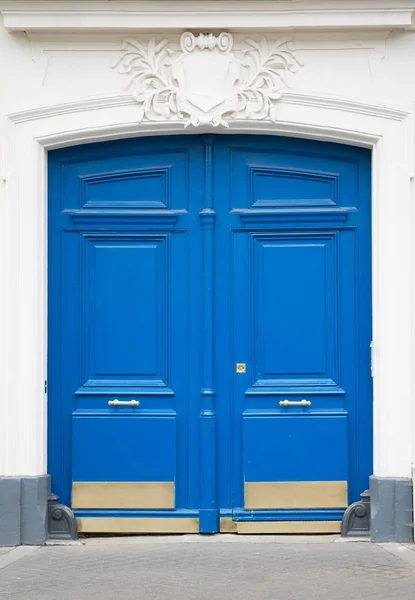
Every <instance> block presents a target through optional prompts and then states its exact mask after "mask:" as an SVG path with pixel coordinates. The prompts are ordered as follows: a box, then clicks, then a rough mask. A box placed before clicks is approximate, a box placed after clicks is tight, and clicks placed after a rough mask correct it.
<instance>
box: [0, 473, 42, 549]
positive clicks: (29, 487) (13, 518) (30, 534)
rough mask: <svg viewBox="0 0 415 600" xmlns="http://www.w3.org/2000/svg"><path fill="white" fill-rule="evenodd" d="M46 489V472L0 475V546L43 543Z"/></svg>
mask: <svg viewBox="0 0 415 600" xmlns="http://www.w3.org/2000/svg"><path fill="white" fill-rule="evenodd" d="M49 488H50V476H49V475H39V476H37V477H0V546H19V545H20V544H27V545H34V546H38V545H41V544H44V543H45V541H46V537H47V509H48V502H47V499H48V493H49Z"/></svg>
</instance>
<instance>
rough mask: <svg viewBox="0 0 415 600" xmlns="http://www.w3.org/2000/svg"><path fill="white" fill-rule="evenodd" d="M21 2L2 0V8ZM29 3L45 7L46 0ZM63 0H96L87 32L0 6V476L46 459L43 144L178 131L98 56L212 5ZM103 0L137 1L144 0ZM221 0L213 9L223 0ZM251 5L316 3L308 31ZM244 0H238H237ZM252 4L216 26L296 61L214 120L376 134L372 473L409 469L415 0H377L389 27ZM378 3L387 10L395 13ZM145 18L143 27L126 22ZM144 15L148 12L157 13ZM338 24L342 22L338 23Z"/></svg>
mask: <svg viewBox="0 0 415 600" xmlns="http://www.w3.org/2000/svg"><path fill="white" fill-rule="evenodd" d="M19 4H21V3H19V2H14V3H12V2H0V9H2V8H4V7H6V9H7V10H9V9H8V7H9V8H10V6H17V5H19ZM31 4H32V5H38V6H43V7H45V11H46V8H48V7H49V8H50V7H51V6H53V5H56V4H59V3H56V2H55V3H48V2H32V3H31ZM72 4H73V6H74V8H76V7H77V6H81V5H82V10H86V8H87V7H88V6H89V7H90V8H91V10H92V9H95V10H96V11H97V12H96V20H95V21H92V22H93V23H101V24H102V28H101V31H96V30H95V29H96V28H94V27H92V26H91V24H89V25H88V23H91V22H90V21H88V19H86V20H85V22H84V25H85V24H86V25H88V26H87V27H86V29H84V28H83V26H82V21H78V22H77V21H76V10H74V12H73V14H72V13H69V16H68V15H67V16H66V17H65V18H68V19H69V18H70V19H72V20H71V21H70V22H69V21H68V23H66V22H65V20H64V18H63V16H62V15H58V17H56V14H55V13H56V11H55V13H54V12H53V10H52V12H50V14H49V13H47V14H46V12H44V13H40V17H39V14H37V13H36V11H34V13H33V14H34V16H30V15H29V13H28V11H26V13H25V12H23V13H22V14H20V15H19V14H17V16H13V14H14V13H13V14H12V16H10V13H7V10H6V12H5V16H4V18H5V20H6V23H8V26H9V29H13V31H7V30H6V29H5V28H4V27H1V28H0V52H1V54H0V61H1V70H0V89H1V90H2V93H1V95H0V126H1V154H0V159H1V165H0V177H1V188H0V191H1V199H0V244H1V246H0V250H1V252H0V285H1V294H0V302H1V304H0V369H1V375H0V415H1V417H0V474H4V475H37V474H41V473H44V472H46V406H47V396H46V395H45V393H44V380H45V379H46V355H47V348H46V321H47V319H46V301H47V278H46V273H47V265H46V256H47V253H46V221H47V214H46V192H45V184H46V163H45V154H46V150H47V149H48V148H53V147H56V146H58V145H65V144H71V143H83V142H87V141H92V140H94V141H96V140H99V139H112V138H116V137H121V136H124V135H128V136H134V135H141V134H152V133H170V132H171V133H177V132H182V131H183V123H182V122H180V121H175V120H173V121H171V120H168V119H166V120H165V121H161V122H159V123H152V122H143V123H142V124H139V123H137V110H138V107H137V105H136V104H135V103H134V101H133V100H132V97H131V92H130V91H128V90H127V89H126V88H127V86H128V83H129V80H128V77H126V76H123V75H120V74H119V73H118V72H117V71H116V70H115V69H113V68H111V64H112V63H113V61H114V60H115V59H116V58H117V56H118V54H119V51H120V48H121V44H122V41H123V39H124V38H125V37H133V38H135V39H140V40H142V41H143V42H146V41H148V40H149V39H150V38H152V37H156V38H157V40H161V39H164V38H168V39H169V40H170V43H171V47H172V48H178V42H179V37H180V34H181V32H182V31H183V30H184V28H185V27H186V28H187V27H190V26H192V27H193V31H200V30H203V31H205V32H206V31H209V24H210V23H213V24H215V25H217V23H218V21H217V20H215V19H214V18H213V17H215V14H216V17H217V15H218V14H219V12H220V10H221V9H220V8H219V7H218V5H217V11H218V12H217V13H215V12H214V10H213V9H212V10H213V12H212V15H213V16H212V19H213V20H207V19H206V16H203V15H199V16H198V15H197V13H194V11H193V13H194V14H193V13H192V10H191V9H189V10H188V14H187V13H186V14H185V13H184V12H183V14H182V17H181V19H182V21H183V25H184V27H183V28H178V26H177V25H175V24H176V23H178V20H177V19H176V17H175V16H174V15H173V16H171V17H170V19H171V20H170V21H169V20H168V19H169V16H168V14H167V16H166V11H164V12H163V11H161V12H160V15H161V16H160V17H159V19H160V20H159V21H157V15H156V16H154V17H153V21H151V20H150V21H145V20H143V17H142V15H141V20H140V15H138V17H135V18H136V20H135V21H131V20H130V21H128V25H126V24H125V23H126V22H125V21H122V22H121V21H119V23H120V24H119V25H117V19H121V17H119V16H118V17H115V16H114V17H113V19H112V20H111V15H110V18H109V19H108V18H107V16H108V15H107V14H106V13H105V11H104V12H103V11H101V12H100V11H99V10H98V9H99V6H98V7H97V5H99V4H101V5H103V4H105V3H96V2H95V3H94V2H87V1H85V2H83V3H76V2H75V3H72ZM111 4H118V5H120V4H124V5H126V4H128V5H130V7H131V5H136V8H137V7H139V6H141V5H142V4H143V3H140V2H136V3H131V2H130V3H111ZM152 4H154V5H160V4H162V3H160V2H155V3H152ZM167 4H168V3H167ZM183 4H186V2H181V3H180V2H179V3H176V5H183ZM187 4H189V3H187ZM192 4H193V5H195V4H196V3H195V2H193V3H192ZM199 4H200V3H199ZM209 4H210V5H214V4H215V3H214V2H210V3H209ZM219 4H220V5H222V8H223V6H224V5H226V6H228V5H229V6H230V5H231V4H232V3H231V2H225V3H219ZM259 4H264V5H265V4H268V5H270V4H273V5H275V4H278V5H279V6H280V7H281V6H282V7H284V6H287V7H288V8H290V6H291V8H292V16H291V18H292V19H294V20H295V18H296V15H295V11H296V10H297V9H299V7H300V8H301V7H303V8H304V6H306V8H307V10H312V9H313V6H314V7H316V6H317V5H319V6H320V13H319V15H320V16H319V17H318V18H319V19H320V23H323V24H322V25H321V27H320V29H319V28H318V27H317V26H318V19H317V17H316V18H314V17H312V13H310V12H309V13H304V14H305V17H304V15H303V17H301V18H302V19H303V21H301V23H303V25H301V27H300V28H299V29H298V30H294V31H293V32H290V33H288V34H287V32H286V31H276V30H275V27H273V28H272V30H271V29H269V30H267V26H266V24H267V23H268V22H269V23H271V22H274V21H271V20H270V17H269V15H268V16H267V14H266V13H265V12H264V14H263V16H262V21H261V20H260V19H261V14H260V13H261V11H260V9H259V8H258V6H259ZM330 4H336V6H337V7H338V6H340V5H341V6H346V7H347V6H348V5H351V6H353V5H354V6H358V8H359V10H356V12H355V13H350V11H349V13H347V11H346V9H344V13H342V12H341V11H340V12H339V11H338V12H337V16H336V15H335V14H334V13H330V11H329V10H328V11H327V15H328V16H327V15H326V16H324V15H323V14H322V13H321V10H322V9H321V6H323V5H325V6H327V7H328V6H329V5H330ZM248 5H249V3H244V7H245V9H247V7H248ZM251 5H255V11H254V12H255V19H253V18H251V19H249V13H248V17H247V19H246V20H245V22H244V23H243V24H244V27H245V28H246V27H249V23H250V22H251V23H252V27H253V30H251V31H245V30H244V31H240V30H238V28H237V27H232V26H231V25H232V23H233V22H234V21H232V14H233V15H234V16H235V19H236V16H237V17H238V19H242V17H243V11H242V13H241V10H239V12H238V10H237V6H236V5H233V9H232V8H229V11H228V13H227V15H228V16H226V18H225V17H223V21H224V23H228V24H229V23H230V25H229V27H224V28H223V29H225V30H227V29H229V28H230V29H231V30H232V32H233V37H234V42H235V48H236V50H238V48H241V47H242V46H243V44H244V40H245V39H246V38H247V37H250V38H254V39H258V38H259V36H260V35H265V36H266V37H267V39H268V41H269V42H270V43H271V42H272V41H274V40H276V39H279V38H280V37H281V36H287V35H288V37H292V47H293V48H294V49H295V52H296V55H297V56H298V58H299V59H300V60H301V62H302V63H303V65H304V66H303V67H302V68H301V69H300V70H299V71H298V72H297V73H296V74H295V75H291V74H290V75H289V77H288V78H287V82H289V84H290V86H291V87H290V88H289V89H287V90H286V93H285V96H284V97H283V98H282V100H280V101H279V102H278V106H277V120H276V122H275V123H271V122H270V121H269V120H264V121H260V122H255V121H245V120H243V119H240V120H237V121H235V122H231V127H230V130H228V131H230V132H232V131H235V132H242V131H255V132H264V133H271V134H284V135H299V136H308V137H315V138H317V139H330V140H338V141H340V142H346V143H355V144H361V145H365V146H369V147H373V148H374V155H373V156H374V171H373V261H374V262H373V265H374V269H373V289H374V295H373V314H374V352H373V357H374V365H373V366H374V404H375V411H374V412H375V416H374V436H375V442H374V444H375V447H374V454H375V458H374V472H375V474H376V475H379V476H392V477H397V476H401V477H410V476H411V473H412V465H413V464H414V463H415V409H414V407H415V385H414V383H415V369H414V364H413V363H414V356H415V352H414V342H415V324H414V320H413V319H412V318H411V317H412V315H413V314H414V310H415V275H414V273H415V271H414V269H413V268H412V265H415V245H414V241H415V235H414V232H415V213H414V209H413V200H414V198H413V196H414V185H413V179H412V177H413V172H414V167H415V165H414V152H413V150H414V140H415V137H414V127H413V114H414V100H415V77H414V75H413V74H414V73H415V30H411V29H410V28H409V23H406V21H405V19H408V17H407V13H408V14H410V12H411V11H410V10H409V9H410V8H411V7H412V5H414V8H415V2H410V1H407V2H389V6H392V7H395V8H399V6H402V7H403V8H402V11H403V10H404V8H405V7H408V10H407V13H405V15H404V13H403V12H402V13H399V14H398V13H397V16H396V23H398V25H396V26H397V27H399V28H398V29H393V28H392V25H390V26H388V27H386V28H385V26H384V23H383V21H382V18H386V17H384V16H383V17H382V11H378V13H379V14H378V13H376V11H375V9H376V7H377V6H378V7H382V6H383V7H385V6H386V5H387V2H386V0H385V1H383V0H380V1H379V2H374V1H371V0H368V1H367V2H366V1H365V0H362V1H361V2H360V3H357V4H356V3H353V2H349V3H348V2H342V3H340V0H338V1H337V3H336V2H334V3H333V2H331V3H329V2H314V3H313V2H312V1H310V2H283V3H257V2H252V3H251ZM366 5H367V6H369V7H371V10H372V9H373V12H372V13H371V14H370V15H369V16H367V15H366V17H365V18H366V19H368V21H367V22H368V23H372V24H374V23H379V24H378V25H377V26H376V28H373V27H372V28H371V29H369V28H368V26H367V24H366V25H365V24H364V22H363V20H362V19H363V18H364V15H363V16H362V9H363V8H364V6H366ZM397 5H399V6H397ZM240 6H242V5H240ZM274 8H275V7H274ZM288 8H287V11H288ZM232 10H233V11H234V12H233V13H232ZM281 10H282V9H281ZM297 12H298V11H297ZM300 12H301V11H300ZM392 12H393V11H391V12H390V14H389V15H388V18H390V19H391V20H392V21H393V19H394V18H395V17H394V13H393V14H392ZM251 13H252V6H251ZM42 14H43V17H42ZM45 14H46V16H45ZM241 14H242V16H241ZM307 14H308V19H309V21H307V18H306V17H307ZM28 15H29V16H28ZM186 15H187V16H186ZM189 15H190V16H189ZM258 15H259V16H258ZM310 15H311V16H310ZM330 15H331V16H330ZM121 16H123V15H121ZM29 17H30V18H29ZM41 17H42V18H43V21H42V18H41ZM216 17H215V18H216ZM323 17H324V18H323ZM329 17H330V18H329ZM392 17H393V18H392ZM36 18H38V20H36ZM281 18H282V17H281ZM304 18H305V21H304ZM19 19H20V20H19ZM25 19H26V20H25ZM30 19H32V20H30ZM131 19H133V17H131ZM146 19H147V17H146ZM175 19H176V20H175ZM198 19H199V20H198ZM310 19H311V21H310ZM324 19H326V20H325V21H324ZM330 19H332V20H331V21H330ZM335 19H337V24H336V21H335ZM359 19H360V21H359ZM371 19H372V20H371ZM376 19H378V21H377V20H376ZM399 19H401V21H399ZM235 22H238V20H237V19H236V21H235ZM241 22H242V21H241ZM281 22H283V21H281ZM299 22H300V21H299ZM311 22H313V23H314V27H317V29H318V30H315V29H313V27H312V26H311V25H309V24H308V23H311ZM65 23H66V24H65ZM77 23H78V25H77ZM111 23H112V26H111ZM134 23H135V28H134ZM143 23H146V24H147V25H146V29H145V30H140V27H143ZM157 23H161V25H160V26H158V27H156V25H157ZM166 23H167V24H169V23H170V24H171V25H170V26H169V28H168V30H167V29H165V31H159V32H158V33H156V34H154V33H152V32H151V24H153V26H154V27H156V28H157V29H158V30H160V29H163V26H165V25H166ZM187 23H188V25H187ZM284 23H285V21H284ZM287 23H288V24H289V23H291V21H289V20H287ZM304 23H306V25H304ZM333 23H334V25H333ZM339 23H340V25H342V27H343V28H345V27H347V31H344V30H339ZM353 24H354V25H353ZM173 25H174V26H173ZM353 26H356V27H357V28H356V29H353ZM333 27H334V30H333ZM19 28H25V29H26V31H20V30H19ZM117 28H118V29H119V30H117ZM164 28H165V27H164ZM68 29H69V30H70V31H68ZM127 29H128V31H127ZM130 29H132V31H131V30H130ZM187 131H188V132H189V133H191V130H190V131H189V130H187ZM194 131H195V132H197V130H196V129H195V130H194ZM215 132H218V133H219V132H220V130H215Z"/></svg>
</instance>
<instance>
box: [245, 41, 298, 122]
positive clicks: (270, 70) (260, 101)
mask: <svg viewBox="0 0 415 600" xmlns="http://www.w3.org/2000/svg"><path fill="white" fill-rule="evenodd" d="M290 41H291V38H287V37H284V38H280V39H279V40H277V41H276V42H274V43H273V44H271V45H269V44H268V41H267V39H266V38H265V37H264V36H262V37H261V38H260V40H259V42H257V41H255V40H252V39H247V40H245V43H246V49H245V51H244V58H243V60H242V65H243V67H245V71H244V75H243V76H242V77H241V78H240V79H239V81H237V82H236V86H235V94H236V97H237V99H236V101H235V105H236V111H235V117H239V118H240V117H245V118H247V119H265V118H267V117H269V118H270V119H271V120H272V121H274V120H275V119H276V110H275V106H274V102H275V101H277V100H279V99H280V98H281V96H282V94H283V89H284V87H286V85H287V84H286V82H285V80H284V73H285V72H286V71H289V72H291V73H295V72H296V71H297V70H298V68H299V67H300V66H301V62H300V61H299V59H298V58H297V57H296V55H295V53H294V52H293V50H292V49H291V48H290V47H289V42H290Z"/></svg>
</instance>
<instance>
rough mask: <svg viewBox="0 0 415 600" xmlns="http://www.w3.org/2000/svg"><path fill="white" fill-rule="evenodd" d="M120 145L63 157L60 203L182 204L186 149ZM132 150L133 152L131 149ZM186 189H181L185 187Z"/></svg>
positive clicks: (161, 206)
mask: <svg viewBox="0 0 415 600" xmlns="http://www.w3.org/2000/svg"><path fill="white" fill-rule="evenodd" d="M157 146H158V144H157V142H156V143H155V141H154V140H149V141H148V143H147V144H142V143H141V144H139V146H138V147H137V146H135V147H134V145H131V144H130V145H129V146H127V145H124V147H123V148H122V147H121V148H120V150H119V152H112V151H111V148H110V147H109V146H107V147H108V149H109V152H105V153H102V151H101V150H100V151H98V153H97V155H96V156H94V153H93V151H92V152H90V153H89V154H88V153H86V154H84V153H82V152H79V153H78V155H77V154H76V153H73V152H72V153H71V154H73V156H68V157H66V155H67V153H66V152H65V151H63V153H62V156H63V158H62V162H61V181H62V198H61V202H62V207H63V208H65V209H67V210H71V209H87V210H104V209H107V210H110V209H114V210H121V211H123V210H124V211H126V210H140V209H143V210H144V209H164V210H166V209H177V210H178V209H186V208H187V203H188V197H187V194H186V190H184V189H183V188H184V186H183V182H184V181H186V179H187V178H188V168H189V149H188V148H183V149H182V150H179V149H174V148H172V149H171V150H168V149H165V150H162V149H160V148H157ZM131 150H133V152H131ZM183 192H185V193H183Z"/></svg>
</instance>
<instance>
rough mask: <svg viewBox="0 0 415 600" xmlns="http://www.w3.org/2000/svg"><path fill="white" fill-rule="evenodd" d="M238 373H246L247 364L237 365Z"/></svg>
mask: <svg viewBox="0 0 415 600" xmlns="http://www.w3.org/2000/svg"><path fill="white" fill-rule="evenodd" d="M236 372H237V373H246V364H245V363H236Z"/></svg>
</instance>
